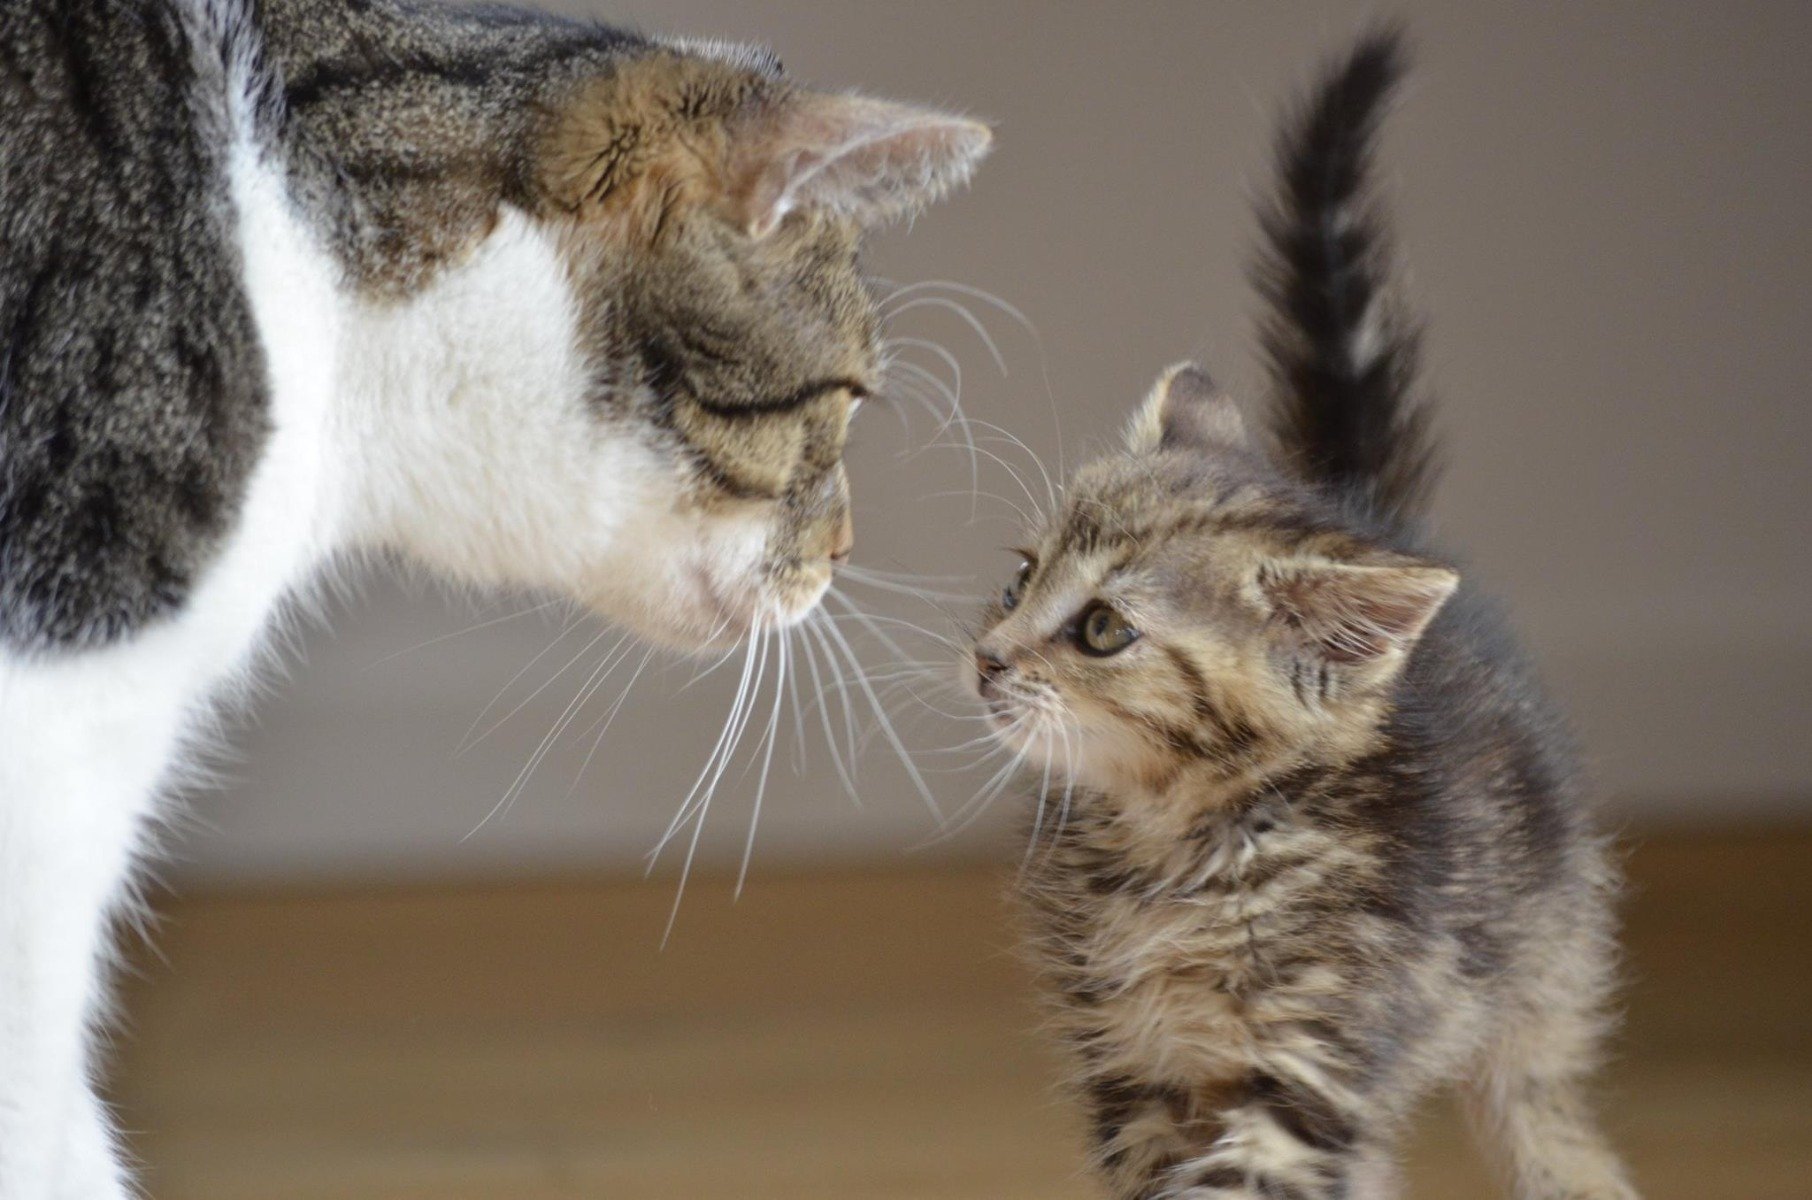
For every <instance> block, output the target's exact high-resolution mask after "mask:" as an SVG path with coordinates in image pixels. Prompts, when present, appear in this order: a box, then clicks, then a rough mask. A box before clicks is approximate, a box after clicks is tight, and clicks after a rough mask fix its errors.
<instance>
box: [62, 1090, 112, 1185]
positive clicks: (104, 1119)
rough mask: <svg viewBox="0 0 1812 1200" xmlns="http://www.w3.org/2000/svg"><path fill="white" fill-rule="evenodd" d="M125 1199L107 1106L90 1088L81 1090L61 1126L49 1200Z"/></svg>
mask: <svg viewBox="0 0 1812 1200" xmlns="http://www.w3.org/2000/svg"><path fill="white" fill-rule="evenodd" d="M127 1195H128V1191H127V1187H126V1177H125V1171H124V1169H123V1168H122V1167H121V1165H120V1155H119V1151H118V1149H117V1148H116V1144H115V1137H114V1132H113V1122H112V1119H111V1118H110V1117H109V1115H108V1113H107V1106H106V1105H105V1104H103V1103H102V1102H101V1099H100V1097H99V1096H97V1095H95V1093H94V1089H93V1087H92V1086H84V1087H83V1089H82V1091H81V1094H80V1095H79V1096H78V1097H77V1104H76V1110H75V1111H74V1112H73V1113H71V1114H70V1116H69V1120H68V1121H67V1123H66V1124H65V1126H64V1133H63V1150H62V1155H61V1162H60V1163H59V1165H58V1168H57V1180H56V1184H55V1186H53V1187H52V1188H51V1197H52V1200H126V1196H127Z"/></svg>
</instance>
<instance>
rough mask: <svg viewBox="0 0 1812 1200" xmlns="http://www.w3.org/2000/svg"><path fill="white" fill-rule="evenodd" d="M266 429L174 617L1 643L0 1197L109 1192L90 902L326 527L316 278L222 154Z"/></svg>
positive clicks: (323, 264)
mask: <svg viewBox="0 0 1812 1200" xmlns="http://www.w3.org/2000/svg"><path fill="white" fill-rule="evenodd" d="M232 186H233V197H234V201H235V204H236V208H237V216H238V221H239V234H240V247H241V251H242V254H243V261H244V268H245V276H244V278H245V281H246V285H247V291H248V295H249V298H250V301H251V305H252V309H253V313H254V316H255V318H256V320H257V324H258V328H259V330H260V334H261V336H262V340H263V348H264V353H265V357H266V362H267V368H268V379H269V393H268V394H269V413H270V419H271V431H270V435H269V437H268V439H267V440H266V442H265V445H264V448H263V452H262V454H261V456H260V460H259V462H258V464H257V466H256V468H255V470H254V472H253V474H252V477H251V481H250V485H249V488H248V490H247V493H246V495H245V498H244V502H243V507H242V508H241V510H240V512H239V514H238V519H237V521H236V524H235V527H234V529H233V531H232V533H231V535H230V537H229V538H228V540H227V542H226V543H225V545H224V547H223V551H222V553H221V554H220V555H219V557H218V558H217V559H216V561H215V562H214V563H213V564H212V565H211V566H210V567H209V569H208V570H207V571H206V572H205V573H204V574H203V576H202V577H201V580H200V583H199V586H198V587H197V588H196V589H195V591H194V592H193V593H192V595H191V596H190V597H189V599H188V602H187V603H186V604H185V605H184V607H183V609H182V610H181V612H180V614H179V615H177V616H176V617H175V618H174V619H172V620H168V621H165V622H162V623H160V624H157V625H155V626H152V627H150V628H147V629H145V630H143V631H141V632H140V633H139V634H137V635H135V636H133V637H131V638H127V639H124V640H122V641H119V642H117V643H115V644H113V645H110V646H108V647H106V648H103V649H100V650H92V651H86V652H80V653H73V654H66V655H51V656H45V657H40V658H34V659H27V658H23V657H20V656H17V655H12V654H9V653H7V652H5V651H0V993H5V994H3V995H0V1013H4V1014H5V1015H6V1016H7V1017H8V1020H6V1021H3V1022H0V1197H4V1198H6V1200H13V1198H14V1197H29V1198H32V1200H36V1198H38V1197H44V1198H46V1200H51V1198H64V1197H67V1198H70V1200H74V1198H76V1197H81V1198H82V1200H94V1198H97V1197H107V1196H114V1195H119V1194H122V1193H121V1186H120V1183H119V1181H118V1180H117V1179H115V1178H113V1177H112V1176H113V1175H114V1174H115V1173H116V1169H115V1168H114V1166H113V1165H112V1156H111V1155H110V1154H108V1153H106V1141H107V1135H106V1133H105V1123H104V1122H103V1121H102V1120H101V1118H100V1114H99V1112H98V1111H96V1107H95V1104H94V1101H93V1100H92V1098H91V1097H90V1095H89V1093H88V1091H87V1089H86V1088H84V1087H83V1086H82V1082H81V1081H82V1080H83V1078H84V1076H85V1073H86V1064H85V1062H84V1053H85V1052H84V1047H83V1043H84V1040H85V1038H84V1034H85V1030H84V1028H83V1026H84V1021H85V1017H84V1014H86V1013H88V1012H90V1011H92V1010H93V1007H94V1006H93V1005H92V1004H91V1000H92V999H93V997H92V996H91V994H90V993H91V992H92V991H93V990H94V989H95V988H96V986H97V982H96V981H97V979H98V978H99V973H98V972H97V970H96V969H95V967H96V962H95V960H96V959H97V957H99V956H101V955H103V954H104V953H105V947H104V943H103V940H102V937H101V930H100V927H99V925H98V923H97V922H96V920H95V913H96V912H97V911H98V910H99V909H101V908H102V907H104V906H108V905H110V904H113V903H115V902H116V901H117V900H118V897H117V896H116V895H115V893H116V891H117V890H118V889H119V888H120V887H121V886H122V885H123V881H124V880H125V879H126V878H127V873H128V867H129V865H130V860H131V858H132V856H133V854H134V852H135V849H136V844H137V842H138V840H139V839H140V838H141V837H142V836H143V829H144V825H145V821H146V818H147V817H148V816H149V810H150V808H151V806H152V804H153V802H154V797H155V796H156V794H157V791H158V789H159V787H160V786H163V785H166V784H168V783H170V782H172V780H171V779H170V776H171V774H172V773H173V772H174V771H176V770H178V769H179V767H178V764H179V762H180V758H181V751H182V744H183V742H184V740H185V739H186V738H189V737H193V736H196V735H197V734H198V733H202V732H204V731H205V725H206V722H207V719H208V712H209V701H210V698H211V697H212V696H213V695H214V694H215V693H216V692H217V691H218V690H219V689H220V688H222V687H223V686H230V685H231V683H232V682H233V681H234V680H235V679H237V678H239V677H240V676H242V674H243V673H244V671H245V670H246V668H247V666H248V664H249V662H250V660H251V658H252V657H253V655H254V654H255V653H256V649H257V645H258V642H259V640H260V638H261V636H262V635H263V633H264V631H265V630H266V629H267V628H268V626H269V625H270V623H271V618H272V614H273V610H274V609H275V608H276V607H277V606H278V605H279V604H280V603H281V602H282V599H283V597H284V596H285V595H286V594H287V593H289V592H290V591H291V590H292V589H293V588H294V587H296V585H297V584H299V583H300V582H302V581H303V580H304V579H305V578H306V577H307V576H308V575H309V574H310V573H311V572H312V571H313V570H314V569H315V567H316V566H317V564H318V563H319V562H320V560H321V558H322V557H323V555H324V552H325V551H326V549H327V545H326V542H327V538H328V537H329V536H330V532H331V530H332V529H333V528H334V526H335V525H337V524H338V513H337V512H336V511H335V506H336V505H337V503H338V499H337V497H338V495H339V493H340V490H341V489H340V488H339V487H338V481H337V480H336V478H335V474H336V471H337V462H336V460H337V455H335V454H334V453H333V450H332V443H333V432H332V428H331V426H332V416H331V411H332V410H331V407H330V401H331V399H332V394H333V388H334V380H335V371H336V358H335V354H336V346H337V343H338V341H339V338H338V330H337V328H336V326H337V316H336V313H337V309H338V304H337V300H336V297H335V292H334V283H333V280H334V271H333V268H332V266H331V264H330V263H329V261H328V260H327V258H326V257H325V256H324V255H323V254H322V253H321V252H320V251H319V250H318V249H317V248H316V247H315V245H314V244H313V242H312V241H311V239H310V238H309V236H308V235H307V233H306V232H305V231H304V229H303V227H302V225H301V224H300V223H299V222H298V220H297V219H296V217H295V216H294V214H293V212H292V210H291V208H290V205H289V201H288V199H287V197H286V196H285V193H284V189H283V185H282V181H281V178H280V176H279V175H278V173H277V171H276V169H275V168H274V167H273V166H271V165H270V164H268V163H266V162H263V161H261V160H260V159H259V157H258V156H257V155H256V154H255V152H253V151H251V150H250V149H243V150H241V151H240V152H238V153H237V154H236V155H235V158H234V161H233V163H232Z"/></svg>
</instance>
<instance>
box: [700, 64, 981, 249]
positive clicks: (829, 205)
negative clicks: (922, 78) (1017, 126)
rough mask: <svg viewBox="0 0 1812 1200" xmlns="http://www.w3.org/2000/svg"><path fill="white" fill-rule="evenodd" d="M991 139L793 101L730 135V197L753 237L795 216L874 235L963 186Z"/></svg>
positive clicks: (933, 121)
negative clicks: (831, 216)
mask: <svg viewBox="0 0 1812 1200" xmlns="http://www.w3.org/2000/svg"><path fill="white" fill-rule="evenodd" d="M993 136H994V135H993V133H992V132H991V131H990V130H989V129H988V127H987V126H986V125H983V124H981V123H980V122H979V121H972V120H969V119H968V118H966V117H958V116H952V115H950V114H948V113H941V112H936V111H933V110H931V109H926V108H916V107H913V106H911V105H906V104H895V103H892V102H889V101H885V100H871V99H869V98H867V97H865V96H852V95H831V94H826V93H819V92H794V93H792V94H790V95H788V96H786V97H784V98H782V99H781V100H780V101H779V102H778V103H777V104H776V105H775V106H774V111H773V112H771V113H769V114H766V115H764V116H762V117H758V118H756V119H755V120H753V121H751V122H750V123H749V124H748V125H747V126H746V127H744V128H743V129H740V130H738V131H736V133H735V134H734V135H733V142H732V151H731V153H732V179H733V180H734V183H733V186H734V188H735V189H736V194H735V195H734V196H733V197H732V200H733V203H734V205H735V211H736V214H737V219H738V222H739V223H740V224H741V225H742V226H743V228H745V229H747V230H748V231H749V233H750V234H752V235H753V236H755V237H765V236H766V235H767V234H769V233H771V232H772V231H773V230H774V228H775V227H776V226H778V225H779V224H780V222H781V221H782V220H783V219H785V217H786V215H787V214H788V213H790V212H793V211H794V210H796V209H818V210H822V211H828V212H836V213H841V214H843V215H845V216H848V217H851V218H853V219H854V220H856V221H857V222H859V223H860V224H862V225H864V226H873V225H878V224H882V223H884V222H887V221H891V220H895V219H897V218H899V217H903V216H906V215H909V214H911V213H913V212H916V211H918V210H919V209H920V208H923V207H924V206H925V205H927V204H930V203H931V202H932V201H934V200H936V199H937V198H938V197H940V196H942V195H943V194H944V193H945V192H946V191H948V190H950V189H951V188H952V187H954V186H956V185H958V184H961V183H963V182H964V181H965V180H967V179H968V178H969V174H970V172H971V171H973V170H974V169H975V164H976V163H978V162H980V161H981V159H982V156H983V155H984V154H986V153H987V152H988V146H989V143H990V142H991V141H992V140H993Z"/></svg>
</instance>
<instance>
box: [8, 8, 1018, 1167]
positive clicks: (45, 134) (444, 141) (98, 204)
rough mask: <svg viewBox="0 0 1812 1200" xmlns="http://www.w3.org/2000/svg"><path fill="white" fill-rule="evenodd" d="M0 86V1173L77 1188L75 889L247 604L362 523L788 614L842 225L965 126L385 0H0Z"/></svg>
mask: <svg viewBox="0 0 1812 1200" xmlns="http://www.w3.org/2000/svg"><path fill="white" fill-rule="evenodd" d="M0 113H4V115H5V116H4V121H3V122H0V1200H114V1198H117V1197H121V1196H123V1195H124V1194H125V1191H126V1185H125V1182H124V1179H123V1177H122V1173H121V1170H120V1167H119V1164H118V1158H117V1156H116V1154H115V1152H114V1150H113V1147H112V1141H113V1137H112V1134H111V1132H110V1130H109V1128H108V1121H107V1118H106V1116H105V1114H104V1112H103V1109H102V1107H101V1105H100V1104H99V1103H98V1101H97V1100H96V1098H95V1093H94V1091H93V1089H92V1088H91V1086H90V1083H89V1075H90V1074H91V1072H92V1071H93V1070H94V1066H95V1063H94V1053H93V1050H92V1047H91V1045H90V1041H91V1038H90V1034H89V1026H90V1024H91V1023H92V1022H94V1021H96V1020H97V1019H98V1017H99V1014H98V1009H99V1004H100V991H101V983H100V980H101V969H100V968H101V964H102V962H103V960H104V959H105V957H106V954H107V931H106V916H107V914H108V913H109V912H110V911H111V910H113V909H114V908H115V907H116V906H118V905H119V904H121V902H122V899H123V895H124V893H125V891H126V888H127V881H128V877H129V874H130V868H131V864H132V860H133V858H134V856H135V855H136V854H137V853H138V852H139V851H140V849H141V843H142V839H143V836H144V834H143V830H144V826H145V824H146V822H147V819H148V818H149V816H150V814H151V813H152V811H153V808H154V797H155V796H156V794H157V793H158V791H159V789H160V788H163V787H166V786H168V785H169V784H170V783H171V782H172V780H173V773H174V772H175V771H176V769H177V768H176V767H175V765H174V764H175V762H176V760H177V758H178V755H179V750H180V748H181V747H182V746H183V744H184V743H185V740H187V739H190V738H192V737H194V736H195V735H196V733H197V732H198V729H199V727H200V726H201V725H202V724H203V723H204V722H205V720H206V712H207V706H208V703H209V700H210V698H211V697H212V696H214V695H215V694H216V693H218V692H219V691H220V690H221V688H222V687H223V686H224V685H226V684H228V683H230V682H231V681H233V680H235V679H238V678H242V677H243V673H244V668H245V667H246V665H247V663H248V660H249V659H250V658H251V657H252V656H253V654H254V651H255V649H256V647H257V646H258V644H259V643H260V641H261V639H262V636H263V633H264V631H265V630H266V629H267V627H268V626H270V625H271V623H272V621H273V618H274V615H275V614H276V612H277V611H278V609H279V608H280V606H281V605H282V603H283V601H284V598H285V597H286V596H288V595H290V594H292V593H294V592H295V591H296V590H297V589H298V588H301V587H303V586H304V585H305V584H306V583H307V582H308V581H309V580H310V578H311V577H312V576H313V575H314V574H315V573H316V572H317V571H318V570H319V569H320V567H321V566H322V564H323V563H324V562H326V560H328V559H329V558H330V556H333V555H335V554H338V553H341V552H345V551H357V550H392V549H394V550H400V551H402V552H404V553H406V554H407V555H409V556H412V557H413V558H415V559H417V560H420V561H422V562H424V563H426V564H429V565H431V566H433V567H437V568H440V569H441V570H443V571H445V572H447V573H449V574H451V575H453V576H455V577H457V578H459V579H462V580H467V581H473V582H478V583H485V584H490V583H513V584H524V585H529V586H536V587H549V588H554V589H558V590H560V591H563V592H565V593H566V594H568V595H571V596H573V597H576V598H578V599H579V600H581V601H583V602H585V603H587V604H589V605H591V606H592V607H594V608H595V609H596V610H597V611H598V612H600V613H601V614H603V615H605V616H607V617H609V618H612V619H614V620H617V621H620V622H622V623H624V624H626V625H628V626H630V627H632V628H633V629H635V630H637V631H639V632H641V633H642V634H644V635H646V636H647V637H649V638H652V639H656V640H659V641H661V642H664V643H668V644H670V645H674V646H677V647H680V648H682V649H688V650H696V649H702V648H705V647H708V646H716V645H723V644H726V643H729V642H733V641H734V640H736V639H739V638H741V637H742V636H743V635H744V634H746V633H747V632H748V631H749V630H750V629H751V628H752V627H754V626H755V625H756V624H757V623H779V624H785V623H790V622H794V621H797V620H799V619H801V618H802V617H803V616H804V615H805V614H806V613H807V612H808V611H809V610H810V609H811V608H812V607H813V606H814V605H815V604H816V603H817V602H818V599H819V597H820V596H821V594H822V593H823V591H824V589H825V588H826V586H827V585H828V582H829V578H830V573H831V570H832V567H833V565H834V564H835V563H837V562H839V561H841V560H842V559H843V558H844V557H845V556H847V554H848V553H849V549H850V543H851V528H850V519H849V496H848V486H847V482H846V480H845V477H844V472H843V466H842V451H843V447H844V440H845V436H846V431H847V426H848V422H849V419H850V415H851V413H852V412H853V410H854V408H855V406H856V405H857V403H858V402H859V401H860V399H861V398H862V396H863V395H864V394H865V393H866V392H867V391H868V390H869V389H871V388H873V387H875V386H876V380H877V373H878V371H879V354H878V341H879V334H878V324H879V321H878V315H877V307H876V304H875V302H874V300H873V299H872V298H871V296H870V294H869V292H868V290H867V288H866V287H865V284H864V280H863V276H862V274H861V272H860V269H859V265H858V259H857V256H858V250H859V246H860V242H861V238H862V235H863V233H864V232H865V231H866V230H868V229H870V228H872V227H874V226H876V225H877V224H879V223H881V222H883V221H887V220H890V219H893V218H896V217H900V216H903V215H906V214H909V213H911V212H914V211H916V210H917V209H919V208H920V207H921V206H923V205H924V204H926V203H928V202H930V201H931V200H933V199H935V198H936V197H937V196H939V195H940V194H941V193H943V192H945V191H946V190H948V189H949V188H950V187H952V186H954V185H956V184H958V183H959V182H961V181H962V180H964V179H965V178H966V177H967V175H968V174H969V172H970V170H971V168H972V167H973V165H974V164H975V162H976V161H977V160H978V159H979V158H980V156H981V155H982V154H983V152H984V150H985V148H986V146H987V144H988V140H989V133H988V130H987V129H986V128H985V127H983V126H981V125H978V124H976V123H975V122H972V121H968V120H965V119H961V118H957V117H952V116H947V115H944V114H941V113H937V112H931V111H927V110H922V109H917V108H910V107H906V106H902V105H897V104H889V103H884V102H881V101H877V100H870V99H866V98H863V97H859V96H854V95H842V94H831V93H823V92H815V91H810V90H807V89H805V88H803V87H801V86H799V85H797V84H795V83H792V82H790V81H789V80H788V79H787V78H786V76H785V75H783V74H782V72H781V70H780V67H779V65H778V64H777V63H776V62H775V61H774V59H773V58H772V57H771V56H769V55H768V54H767V53H765V52H763V51H760V50H753V49H745V48H740V47H734V46H723V45H716V44H705V43H688V42H676V41H663V40H659V39H654V38H649V37H644V36H642V35H639V34H635V33H629V32H624V31H621V30H615V29H609V28H604V27H601V26H597V25H592V24H584V23H579V22H575V21H567V20H562V19H555V18H551V17H543V16H537V15H534V14H530V13H526V12H516V11H511V10H507V9H502V8H495V7H486V8H473V9H463V10H462V9H457V8H446V9H440V8H436V7H433V6H430V5H426V4H422V3H417V2H415V0H7V3H6V4H4V5H0Z"/></svg>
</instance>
